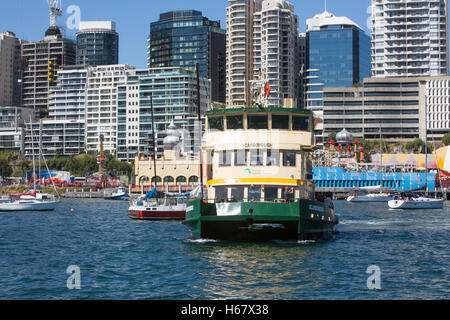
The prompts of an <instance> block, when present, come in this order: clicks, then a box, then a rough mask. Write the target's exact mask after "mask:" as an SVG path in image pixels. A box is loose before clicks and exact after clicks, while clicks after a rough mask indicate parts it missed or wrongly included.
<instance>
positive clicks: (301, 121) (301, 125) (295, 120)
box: [292, 116, 309, 131]
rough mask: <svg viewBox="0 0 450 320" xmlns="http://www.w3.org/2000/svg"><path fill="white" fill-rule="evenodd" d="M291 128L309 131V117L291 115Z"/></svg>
mask: <svg viewBox="0 0 450 320" xmlns="http://www.w3.org/2000/svg"><path fill="white" fill-rule="evenodd" d="M292 130H294V131H309V118H307V117H299V116H294V117H292Z"/></svg>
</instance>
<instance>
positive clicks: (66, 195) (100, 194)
mask: <svg viewBox="0 0 450 320" xmlns="http://www.w3.org/2000/svg"><path fill="white" fill-rule="evenodd" d="M104 195H105V193H104V191H103V190H102V191H97V192H93V191H88V192H84V191H68V192H66V193H64V194H62V195H61V197H63V198H97V199H100V198H103V197H104Z"/></svg>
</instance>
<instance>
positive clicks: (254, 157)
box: [250, 149, 264, 166]
mask: <svg viewBox="0 0 450 320" xmlns="http://www.w3.org/2000/svg"><path fill="white" fill-rule="evenodd" d="M263 161H264V153H263V151H262V150H259V149H255V150H250V165H251V166H263V165H264V163H263Z"/></svg>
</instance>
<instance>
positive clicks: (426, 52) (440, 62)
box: [372, 0, 449, 77]
mask: <svg viewBox="0 0 450 320" xmlns="http://www.w3.org/2000/svg"><path fill="white" fill-rule="evenodd" d="M448 54H449V49H448V4H447V0H414V1H411V0H372V72H373V76H374V77H409V76H413V77H417V76H446V75H448V72H449V66H448V59H449V57H448Z"/></svg>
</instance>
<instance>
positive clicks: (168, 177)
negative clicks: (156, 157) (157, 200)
mask: <svg viewBox="0 0 450 320" xmlns="http://www.w3.org/2000/svg"><path fill="white" fill-rule="evenodd" d="M173 182H174V179H173V177H171V176H167V177H165V178H164V184H173Z"/></svg>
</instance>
